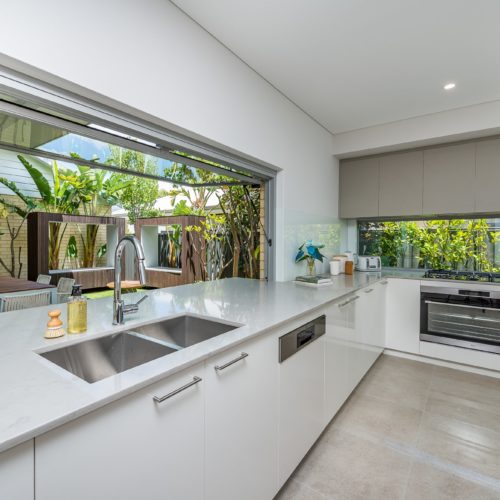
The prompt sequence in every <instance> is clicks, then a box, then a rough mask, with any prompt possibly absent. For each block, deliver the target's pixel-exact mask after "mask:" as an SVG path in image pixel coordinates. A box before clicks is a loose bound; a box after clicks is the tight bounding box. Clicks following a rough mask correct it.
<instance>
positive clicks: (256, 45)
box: [173, 0, 500, 133]
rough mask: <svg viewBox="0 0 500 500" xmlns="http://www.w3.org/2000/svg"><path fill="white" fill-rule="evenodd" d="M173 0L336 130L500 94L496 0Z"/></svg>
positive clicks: (499, 15) (499, 11)
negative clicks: (449, 86)
mask: <svg viewBox="0 0 500 500" xmlns="http://www.w3.org/2000/svg"><path fill="white" fill-rule="evenodd" d="M173 1H174V3H175V4H176V5H177V6H178V7H180V8H181V9H182V10H183V11H184V12H186V13H187V14H188V15H189V16H191V17H192V18H193V19H194V20H195V21H197V22H198V23H199V24H201V25H202V26H203V27H204V28H205V29H206V30H207V31H209V32H210V33H211V34H212V35H214V36H215V37H216V38H217V39H218V40H220V41H221V42H222V43H223V44H224V45H226V46H227V47H228V48H230V49H231V50H232V51H233V52H234V53H235V54H237V55H238V56H239V57H240V58H241V59H243V60H244V61H245V62H246V63H247V64H248V65H250V66H251V67H252V68H253V69H255V70H256V71H257V72H258V73H260V74H261V75H262V76H263V77H264V78H265V79H267V80H268V81H269V82H270V83H272V84H273V85H274V86H275V87H276V88H278V89H279V90H280V91H281V92H282V93H283V94H285V95H286V96H287V97H289V98H290V99H291V100H292V101H294V102H295V103H296V104H297V105H298V106H300V107H301V108H302V109H303V110H304V111H306V112H307V113H309V114H310V115H311V116H312V117H313V118H315V119H316V120H317V121H318V122H319V123H321V124H322V125H323V126H324V127H325V128H327V129H328V130H330V131H331V132H332V133H339V132H343V131H348V130H354V129H359V128H363V127H368V126H372V125H378V124H381V123H387V122H392V121H396V120H402V119H405V118H410V117H414V116H420V115H424V114H429V113H435V112H439V111H444V110H449V109H453V108H459V107H463V106H468V105H471V104H478V103H481V102H487V101H492V100H497V99H500V28H499V26H500V25H499V19H500V1H499V0H251V1H247V0H203V1H200V0H173ZM449 81H454V82H456V84H457V86H456V88H455V89H454V90H453V91H451V92H445V91H444V90H443V85H444V84H445V83H446V82H449Z"/></svg>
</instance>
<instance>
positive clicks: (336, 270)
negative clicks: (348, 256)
mask: <svg viewBox="0 0 500 500" xmlns="http://www.w3.org/2000/svg"><path fill="white" fill-rule="evenodd" d="M341 263H342V262H341V261H340V260H331V261H330V274H331V275H332V276H338V275H339V274H340V265H341Z"/></svg>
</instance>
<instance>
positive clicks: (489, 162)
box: [475, 139, 500, 212]
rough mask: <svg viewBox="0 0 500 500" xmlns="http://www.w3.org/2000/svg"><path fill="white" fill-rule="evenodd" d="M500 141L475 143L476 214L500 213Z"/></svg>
mask: <svg viewBox="0 0 500 500" xmlns="http://www.w3.org/2000/svg"><path fill="white" fill-rule="evenodd" d="M499 192H500V139H494V140H491V141H480V142H477V143H476V189H475V194H476V212H498V211H500V196H499V195H498V193H499Z"/></svg>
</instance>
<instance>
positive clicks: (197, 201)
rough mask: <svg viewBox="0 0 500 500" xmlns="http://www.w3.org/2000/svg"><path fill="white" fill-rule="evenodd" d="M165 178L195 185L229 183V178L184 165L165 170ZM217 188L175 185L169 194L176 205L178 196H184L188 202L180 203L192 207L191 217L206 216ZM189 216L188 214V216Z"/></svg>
mask: <svg viewBox="0 0 500 500" xmlns="http://www.w3.org/2000/svg"><path fill="white" fill-rule="evenodd" d="M163 173H164V175H165V177H168V178H170V179H172V180H173V181H174V182H175V181H180V182H187V183H190V184H194V183H212V182H224V181H228V180H230V179H228V178H227V177H224V176H222V175H218V174H215V173H213V172H210V171H209V170H202V169H195V168H192V167H190V166H188V165H184V164H183V163H172V166H171V167H168V168H166V169H165V170H164V172H163ZM218 189H219V188H218V187H217V186H199V187H191V188H188V187H187V186H183V185H181V184H174V187H173V189H171V190H170V191H167V194H168V195H169V196H171V197H172V201H173V203H174V204H175V203H176V200H177V197H178V196H184V197H185V198H186V200H187V201H186V200H180V201H179V203H183V202H184V206H187V203H189V206H190V207H191V213H190V214H189V215H205V210H206V207H207V204H208V201H209V200H210V197H211V196H212V195H213V194H214V193H216V192H217V190H218ZM186 215H188V214H186Z"/></svg>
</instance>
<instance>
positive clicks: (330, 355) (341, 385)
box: [324, 301, 355, 423]
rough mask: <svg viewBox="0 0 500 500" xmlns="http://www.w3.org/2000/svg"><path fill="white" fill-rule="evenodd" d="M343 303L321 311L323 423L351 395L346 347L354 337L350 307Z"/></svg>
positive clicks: (347, 350) (328, 419)
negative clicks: (323, 334) (323, 374)
mask: <svg viewBox="0 0 500 500" xmlns="http://www.w3.org/2000/svg"><path fill="white" fill-rule="evenodd" d="M343 303H344V301H341V302H336V303H334V304H330V305H329V306H328V307H327V308H326V311H325V315H326V333H325V336H324V342H325V423H328V422H329V421H330V420H331V419H332V418H333V417H334V416H335V414H336V413H337V411H338V410H339V408H340V407H341V406H342V405H343V404H344V401H345V400H346V399H347V398H348V397H349V394H350V393H351V387H350V386H349V366H348V363H349V348H350V343H351V342H352V340H353V338H354V336H355V329H354V326H355V323H354V316H353V314H352V313H351V314H350V313H349V311H352V308H346V307H345V306H342V304H343Z"/></svg>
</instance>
